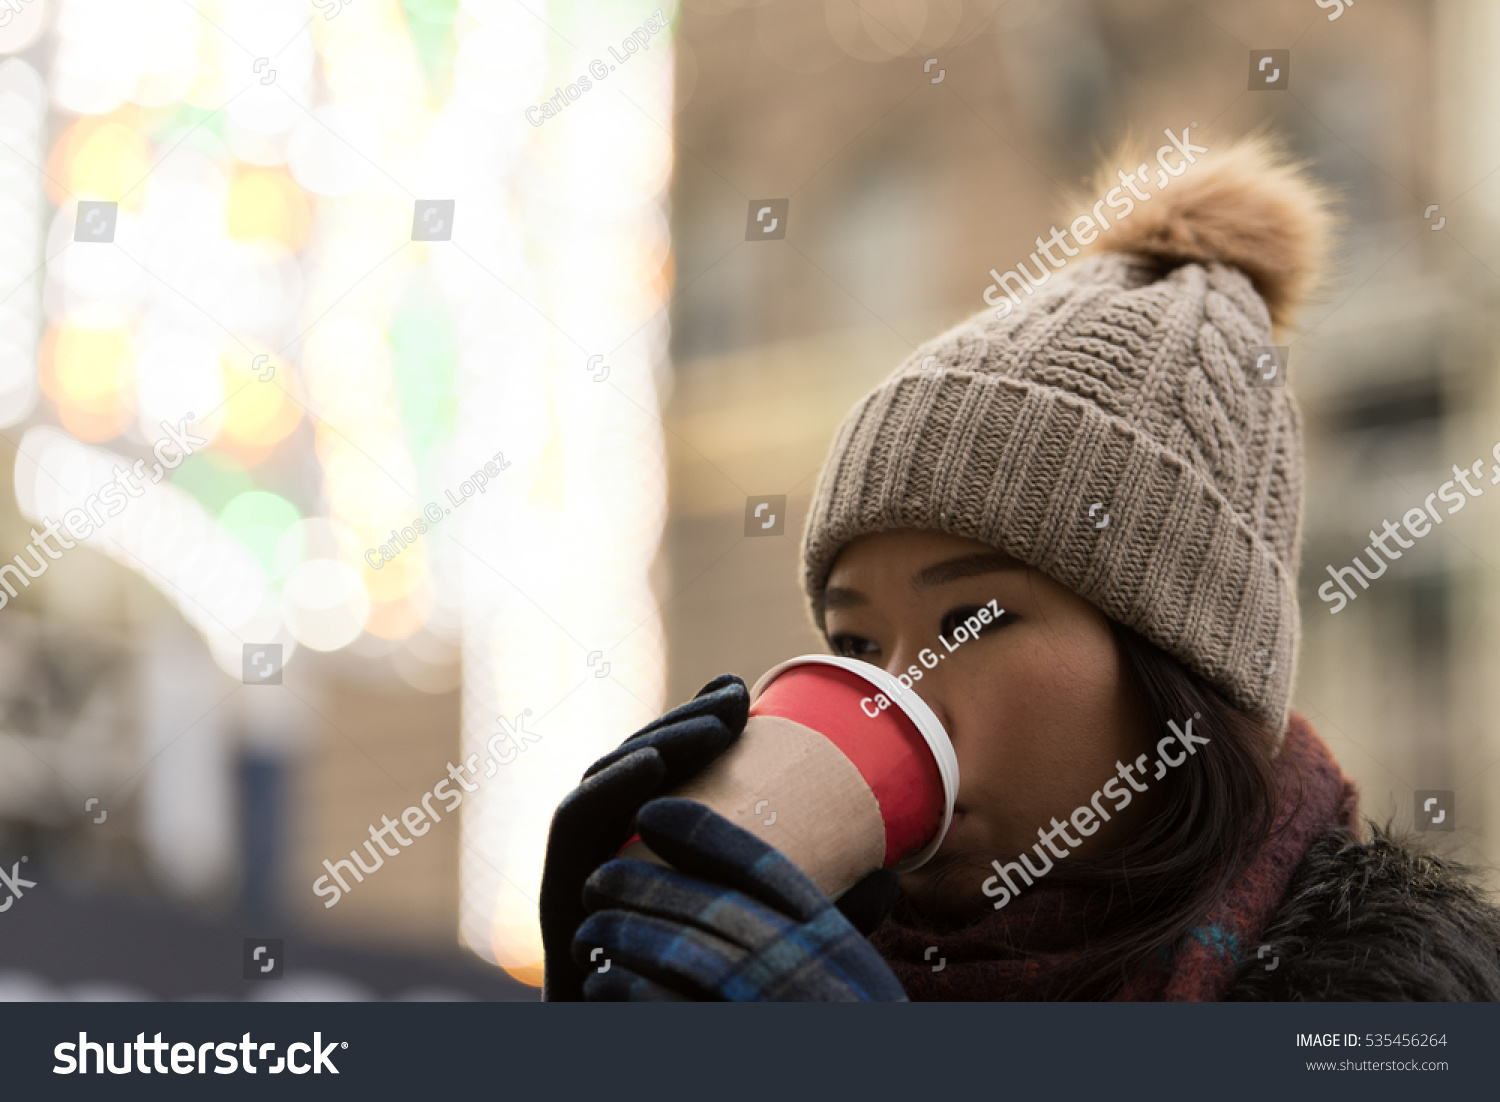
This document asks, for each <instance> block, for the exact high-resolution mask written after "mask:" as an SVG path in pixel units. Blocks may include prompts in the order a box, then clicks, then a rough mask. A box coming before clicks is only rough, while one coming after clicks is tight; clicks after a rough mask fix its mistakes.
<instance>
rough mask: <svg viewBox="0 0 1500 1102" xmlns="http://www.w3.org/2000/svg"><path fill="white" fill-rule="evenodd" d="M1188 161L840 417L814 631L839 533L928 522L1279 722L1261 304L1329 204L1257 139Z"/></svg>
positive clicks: (1272, 397) (1285, 614) (1294, 533)
mask: <svg viewBox="0 0 1500 1102" xmlns="http://www.w3.org/2000/svg"><path fill="white" fill-rule="evenodd" d="M1200 162H1201V163H1200V164H1198V165H1195V166H1193V167H1192V168H1190V169H1189V170H1188V172H1187V173H1186V174H1185V175H1184V176H1183V177H1182V179H1180V180H1176V181H1174V182H1173V183H1172V185H1171V188H1170V189H1169V190H1166V191H1163V192H1162V193H1160V194H1158V195H1155V196H1153V197H1152V200H1151V203H1150V204H1143V205H1142V207H1141V208H1140V209H1139V210H1138V211H1137V212H1136V215H1135V217H1136V219H1138V221H1134V222H1130V221H1126V220H1120V221H1117V222H1116V223H1115V224H1114V226H1113V228H1112V229H1111V231H1110V233H1108V234H1104V235H1102V236H1101V239H1100V242H1099V247H1100V248H1101V249H1102V250H1104V251H1103V252H1102V253H1098V254H1096V255H1092V256H1087V257H1083V258H1080V259H1078V260H1075V261H1073V262H1072V263H1071V264H1070V265H1069V267H1068V268H1067V269H1066V270H1063V271H1059V272H1055V273H1053V274H1052V277H1051V278H1049V279H1048V281H1047V282H1046V283H1045V284H1044V285H1043V286H1041V287H1039V288H1037V289H1036V292H1035V294H1033V295H1032V296H1031V297H1029V298H1026V299H1024V300H1023V301H1022V302H1021V303H1020V305H1019V306H1017V307H1016V308H1015V309H1014V310H1013V311H1011V312H1010V313H1009V314H1008V315H1007V316H1006V317H1004V318H997V317H996V316H995V314H996V311H992V310H986V311H984V312H982V313H980V314H977V315H975V316H974V317H972V318H970V319H969V320H968V321H966V322H964V323H962V324H960V325H958V326H956V327H955V328H953V329H951V330H949V331H948V332H947V333H944V334H943V335H942V336H940V337H938V338H936V339H935V340H932V341H929V342H928V343H926V344H924V345H923V346H921V347H920V348H918V349H917V350H916V351H915V352H914V353H912V355H911V356H910V357H909V358H908V359H907V360H906V362H905V363H903V364H902V365H901V366H900V367H899V368H898V369H897V370H896V371H895V373H894V374H892V375H891V376H890V378H889V379H887V381H886V382H885V383H883V384H882V385H881V386H879V387H877V388H876V389H875V390H874V391H873V392H871V393H870V394H868V395H867V396H866V397H865V398H864V399H862V400H861V401H860V402H859V403H858V404H857V405H856V406H855V408H854V409H853V410H852V411H851V412H850V414H849V415H848V417H847V418H846V419H845V421H844V423H843V425H842V426H841V427H840V429H839V432H838V434H837V436H836V438H835V440H834V443H833V447H832V450H831V452H830V454H829V457H828V460H827V462H826V464H825V466H824V469H823V473H822V475H821V477H820V479H819V482H818V487H817V491H816V493H815V495H814V499H813V506H812V511H811V515H810V517H809V520H808V525H807V529H806V532H805V533H804V537H803V547H802V551H803V583H804V587H805V589H806V591H807V594H808V598H809V600H810V601H811V604H812V612H813V617H814V619H815V620H816V622H817V624H818V627H819V628H820V629H822V628H823V615H822V609H821V597H822V594H823V591H824V588H825V587H826V585H827V580H828V573H829V570H830V569H831V567H832V565H833V561H834V559H835V558H836V557H837V555H838V553H839V551H840V550H841V549H842V548H843V547H844V545H845V544H847V543H848V542H849V541H850V540H852V539H855V538H857V537H858V536H861V535H865V534H867V533H873V532H881V531H887V530H892V529H900V528H923V529H938V530H941V531H945V532H950V533H952V534H954V535H957V536H967V537H971V538H974V539H978V540H981V541H983V542H985V543H988V544H990V545H992V546H994V547H998V548H1000V549H1001V550H1003V551H1005V552H1007V553H1009V554H1011V555H1013V556H1015V557H1016V558H1018V559H1020V560H1022V561H1023V562H1025V563H1027V564H1029V565H1031V566H1033V567H1035V568H1036V569H1038V570H1041V571H1042V572H1044V573H1046V574H1048V575H1050V576H1051V577H1052V578H1054V579H1056V580H1057V581H1059V582H1061V583H1062V584H1063V585H1065V586H1067V587H1068V588H1069V589H1072V590H1073V591H1074V592H1076V593H1078V594H1079V595H1081V596H1082V597H1084V598H1086V599H1087V600H1089V601H1091V602H1093V603H1094V604H1095V605H1096V606H1097V607H1098V608H1099V609H1100V610H1101V611H1102V612H1104V613H1105V615H1107V616H1109V617H1111V618H1112V619H1115V620H1118V621H1120V622H1121V623H1124V624H1126V625H1128V626H1130V627H1132V628H1134V629H1135V630H1137V631H1139V632H1141V633H1142V634H1144V635H1145V636H1146V637H1147V638H1149V639H1151V640H1152V641H1153V642H1154V643H1156V644H1157V645H1158V646H1160V647H1162V648H1163V649H1164V650H1166V651H1167V652H1168V653H1170V654H1172V655H1174V656H1175V657H1176V658H1178V659H1179V660H1181V661H1182V662H1184V663H1185V664H1186V665H1187V666H1188V667H1189V668H1191V669H1193V670H1195V671H1196V672H1197V673H1199V674H1200V675H1202V676H1203V677H1205V678H1206V679H1207V680H1208V681H1209V682H1211V683H1212V684H1214V685H1215V686H1217V687H1218V688H1219V689H1220V690H1221V691H1223V692H1224V693H1225V695H1226V696H1227V697H1228V698H1229V700H1230V701H1231V702H1232V703H1233V704H1234V705H1235V706H1236V707H1239V708H1240V709H1242V710H1244V711H1246V712H1248V713H1250V714H1252V715H1254V716H1256V717H1258V718H1260V719H1262V720H1264V721H1265V722H1267V723H1268V724H1269V725H1270V726H1272V727H1273V728H1274V729H1275V730H1277V731H1278V732H1279V731H1281V730H1282V729H1283V728H1284V726H1285V721H1286V710H1287V704H1288V700H1289V697H1290V693H1291V678H1292V671H1293V669H1294V668H1295V664H1296V657H1297V642H1298V636H1299V619H1298V612H1297V600H1296V576H1297V567H1298V559H1299V540H1300V533H1301V520H1302V441H1301V425H1300V419H1299V416H1298V412H1297V408H1296V404H1295V402H1294V400H1293V398H1292V395H1291V393H1290V392H1289V391H1288V390H1287V389H1286V388H1285V387H1259V386H1252V385H1251V383H1250V372H1251V370H1252V369H1253V368H1254V367H1255V356H1254V355H1253V354H1252V352H1251V349H1252V348H1254V347H1256V346H1267V345H1272V344H1274V343H1275V335H1274V333H1273V317H1272V313H1271V311H1270V310H1269V309H1268V307H1267V302H1268V301H1269V302H1272V303H1275V305H1276V309H1277V317H1276V321H1278V322H1280V321H1283V320H1284V319H1286V318H1288V317H1289V316H1290V314H1291V311H1292V310H1293V309H1294V308H1295V305H1296V302H1297V300H1298V298H1299V297H1300V296H1301V294H1302V293H1303V291H1304V289H1305V288H1306V287H1307V286H1308V285H1309V283H1310V282H1311V281H1312V280H1314V279H1315V278H1316V274H1317V272H1316V269H1317V267H1318V265H1319V264H1320V263H1321V258H1322V256H1323V255H1324V253H1325V250H1326V236H1327V226H1328V223H1329V217H1328V214H1327V205H1328V204H1327V199H1326V197H1325V194H1324V192H1323V191H1322V190H1321V189H1320V188H1319V187H1318V186H1317V185H1315V184H1313V183H1312V182H1311V181H1309V180H1308V179H1307V178H1306V177H1305V176H1304V175H1303V174H1302V172H1301V170H1300V169H1299V168H1297V167H1295V166H1290V165H1287V164H1285V163H1284V162H1283V161H1281V160H1280V159H1279V158H1278V157H1277V155H1276V153H1275V151H1274V149H1273V148H1272V147H1271V146H1270V145H1269V144H1268V143H1266V142H1265V141H1263V140H1251V141H1248V142H1242V143H1240V144H1239V145H1237V146H1235V147H1234V148H1232V149H1230V150H1227V151H1225V153H1223V154H1222V155H1220V156H1218V157H1210V156H1207V155H1205V156H1204V157H1202V158H1200ZM1148 212H1149V218H1148V217H1143V215H1145V214H1147V213H1148ZM1251 254H1253V255H1251ZM1268 258H1269V259H1268ZM934 358H935V362H927V363H926V366H925V367H924V361H932V360H933V359H934ZM1094 502H1101V503H1103V506H1104V510H1103V511H1104V512H1107V513H1108V514H1109V518H1110V521H1109V524H1108V525H1107V526H1106V527H1104V528H1099V527H1096V520H1097V518H1096V517H1091V516H1090V515H1089V512H1088V510H1089V506H1090V505H1091V504H1092V503H1094Z"/></svg>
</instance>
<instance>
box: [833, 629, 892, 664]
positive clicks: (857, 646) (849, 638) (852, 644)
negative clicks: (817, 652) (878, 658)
mask: <svg viewBox="0 0 1500 1102" xmlns="http://www.w3.org/2000/svg"><path fill="white" fill-rule="evenodd" d="M828 642H829V644H830V645H831V646H832V647H833V653H834V654H836V655H838V656H839V657H840V658H865V657H868V656H869V655H872V654H877V653H879V651H880V647H879V646H878V645H877V644H876V643H874V642H873V641H872V640H869V639H866V638H864V637H863V636H860V635H842V634H841V635H835V636H833V637H832V638H830V639H829V640H828Z"/></svg>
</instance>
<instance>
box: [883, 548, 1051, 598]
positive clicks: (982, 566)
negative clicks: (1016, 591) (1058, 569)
mask: <svg viewBox="0 0 1500 1102" xmlns="http://www.w3.org/2000/svg"><path fill="white" fill-rule="evenodd" d="M1025 569H1026V564H1025V563H1023V562H1021V561H1020V560H1019V559H1014V558H1012V557H1011V556H1009V555H1007V554H1005V552H1003V551H981V552H979V553H977V554H974V555H964V556H962V557H961V558H957V559H948V560H947V561H946V562H940V563H935V564H934V565H932V566H929V567H925V568H924V569H922V570H919V571H918V572H917V573H915V574H913V575H912V579H911V586H912V588H913V589H922V588H925V587H927V586H934V585H947V584H948V583H949V582H956V581H958V580H959V579H960V578H973V577H975V576H977V575H980V574H997V573H999V572H1000V571H1002V570H1025Z"/></svg>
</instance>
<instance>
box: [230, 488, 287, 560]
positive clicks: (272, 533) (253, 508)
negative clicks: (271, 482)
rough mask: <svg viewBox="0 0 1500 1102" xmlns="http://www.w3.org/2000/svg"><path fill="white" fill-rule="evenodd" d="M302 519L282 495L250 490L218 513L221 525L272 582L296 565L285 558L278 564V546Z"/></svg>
mask: <svg viewBox="0 0 1500 1102" xmlns="http://www.w3.org/2000/svg"><path fill="white" fill-rule="evenodd" d="M301 519H302V514H301V513H299V512H298V511H297V507H296V506H295V505H293V504H292V503H291V502H290V501H288V500H287V499H286V498H284V497H281V496H280V495H279V494H272V493H267V492H266V491H265V490H251V491H249V492H248V493H243V494H240V495H239V496H238V497H235V498H234V499H233V500H231V501H230V502H229V503H228V504H227V505H225V506H224V509H223V511H222V512H220V513H219V524H220V525H222V526H223V527H224V529H225V530H226V531H227V532H229V533H230V534H232V535H233V536H234V537H235V538H236V539H238V540H239V541H240V542H241V543H243V544H244V545H245V546H246V547H248V548H250V550H251V551H252V552H253V553H254V555H255V557H256V558H257V559H258V560H260V565H261V566H262V567H264V568H265V571H266V573H267V574H269V575H270V576H271V577H273V578H280V577H281V576H282V575H283V574H285V573H286V571H287V570H288V569H289V568H290V567H291V566H292V565H294V564H293V563H290V562H287V561H286V557H285V556H283V557H282V559H281V561H278V559H277V555H276V545H277V544H278V543H279V542H280V541H281V537H282V535H283V534H284V533H285V532H286V530H287V529H288V528H290V527H291V526H292V525H294V524H296V523H297V522H298V521H299V520H301Z"/></svg>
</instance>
